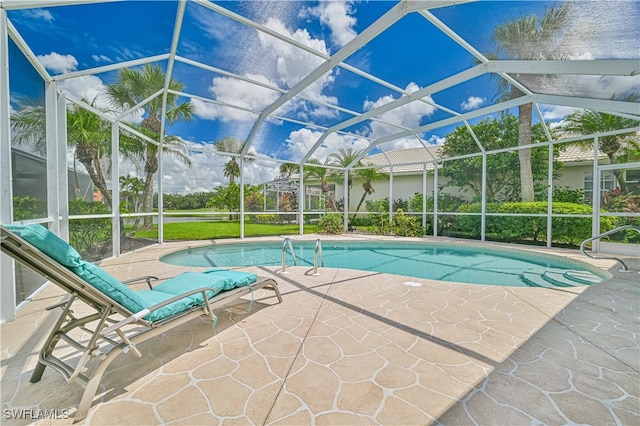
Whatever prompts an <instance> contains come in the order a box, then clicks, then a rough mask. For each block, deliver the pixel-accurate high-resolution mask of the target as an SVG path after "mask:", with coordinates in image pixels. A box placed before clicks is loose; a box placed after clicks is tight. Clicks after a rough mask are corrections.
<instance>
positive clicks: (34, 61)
mask: <svg viewBox="0 0 640 426" xmlns="http://www.w3.org/2000/svg"><path fill="white" fill-rule="evenodd" d="M7 33H8V34H9V37H11V39H12V40H13V42H14V43H15V44H16V46H18V49H20V51H21V52H22V54H23V55H24V56H25V57H26V58H27V60H28V61H29V63H31V65H32V66H33V68H35V70H36V71H37V72H38V74H39V75H40V77H41V78H42V79H43V80H44V81H51V76H50V75H49V73H48V72H47V70H46V69H45V68H44V67H43V66H42V64H41V63H40V61H38V58H37V57H36V55H35V53H33V50H31V48H30V47H29V45H28V44H27V42H26V41H25V40H24V39H23V38H22V36H21V35H20V33H19V32H18V30H17V29H16V27H14V26H13V24H12V23H11V21H10V20H9V19H7Z"/></svg>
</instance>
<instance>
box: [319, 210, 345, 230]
mask: <svg viewBox="0 0 640 426" xmlns="http://www.w3.org/2000/svg"><path fill="white" fill-rule="evenodd" d="M318 231H319V232H326V233H327V234H342V233H343V232H344V222H343V216H342V215H341V214H339V213H329V214H326V215H324V216H322V217H321V218H320V220H319V221H318Z"/></svg>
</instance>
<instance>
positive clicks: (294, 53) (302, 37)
mask: <svg viewBox="0 0 640 426" xmlns="http://www.w3.org/2000/svg"><path fill="white" fill-rule="evenodd" d="M265 26H266V27H268V28H270V29H272V30H274V31H276V32H278V33H280V34H283V35H285V36H287V37H289V38H292V39H294V40H296V41H297V42H299V43H301V44H304V45H305V46H309V47H311V48H312V49H314V50H317V51H318V52H321V53H323V54H325V55H329V50H328V49H327V46H326V44H325V42H324V40H320V39H315V38H312V37H311V35H310V34H309V32H308V31H307V30H306V29H300V28H299V29H297V30H295V31H292V30H289V29H288V28H287V27H286V25H285V24H284V23H283V22H282V21H280V20H278V19H275V18H269V19H268V20H267V22H266V23H265ZM258 38H259V41H260V45H261V47H262V50H261V51H262V52H263V53H264V52H269V54H270V55H272V59H271V60H273V61H274V63H275V71H276V74H277V80H278V82H279V83H280V84H281V85H282V86H284V87H286V88H291V87H293V86H295V85H296V84H297V83H298V82H300V80H302V79H303V78H304V77H306V76H307V75H308V74H309V73H310V72H311V71H313V70H314V69H315V68H317V67H318V66H319V65H320V64H322V63H323V61H324V60H323V59H322V58H320V57H318V56H316V55H313V54H311V53H308V52H305V51H303V50H301V49H299V48H297V47H294V46H292V45H290V44H289V43H285V42H283V41H281V40H278V39H276V38H273V37H271V36H269V35H267V34H264V33H260V34H258ZM334 80H335V74H334V72H333V71H331V72H328V73H326V74H325V75H323V76H321V77H319V78H318V79H317V80H316V81H314V82H313V83H312V84H311V85H309V86H308V87H307V88H306V89H305V90H304V91H302V95H303V96H305V97H308V98H310V99H314V100H318V101H321V102H325V103H329V104H337V103H338V99H337V98H336V97H334V96H327V95H325V94H324V93H323V92H324V90H325V89H326V88H328V87H330V86H331V85H332V84H333V82H334ZM288 109H300V110H301V115H300V118H302V119H307V118H309V117H314V116H321V117H327V116H330V117H333V116H335V115H336V113H335V112H334V111H333V110H331V109H327V108H326V107H322V106H317V105H315V104H314V105H309V104H308V103H305V102H303V101H300V100H295V101H292V102H291V103H290V107H289V108H288Z"/></svg>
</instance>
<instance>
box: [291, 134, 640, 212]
mask: <svg viewBox="0 0 640 426" xmlns="http://www.w3.org/2000/svg"><path fill="white" fill-rule="evenodd" d="M443 157H444V156H443V154H442V148H441V147H440V146H433V147H427V148H423V147H420V148H409V149H400V150H394V151H389V152H385V153H380V154H374V155H370V156H368V157H365V158H364V159H363V163H364V164H368V165H371V166H374V167H376V168H377V169H378V171H380V172H383V173H387V174H389V176H390V179H389V180H388V181H377V182H375V183H374V185H373V186H374V190H375V193H374V194H372V195H370V196H368V197H367V200H375V199H380V198H387V197H390V195H391V197H390V198H392V199H394V200H398V199H404V200H408V199H410V198H411V197H413V195H414V194H415V193H416V192H418V193H421V192H422V191H423V184H424V183H423V173H424V172H425V171H426V182H425V183H426V193H427V194H432V193H433V189H434V180H435V177H434V170H435V163H434V160H435V159H436V158H443ZM556 161H558V162H560V163H562V168H561V170H560V173H559V176H558V178H556V179H554V181H553V185H554V187H560V188H571V189H582V190H583V191H584V195H585V199H590V198H591V194H592V192H593V150H588V149H585V148H582V147H580V146H577V145H566V146H563V147H562V148H561V150H560V153H559V155H558V157H557V158H556ZM390 164H393V166H390ZM440 164H441V166H440V167H442V162H441V163H440ZM598 164H599V165H601V166H602V165H606V164H609V158H608V157H607V156H606V155H605V154H604V153H603V152H599V153H598ZM445 165H446V164H445ZM391 176H392V177H391ZM624 176H625V180H626V182H627V183H628V184H631V185H634V186H635V185H637V184H638V183H639V182H640V170H638V169H630V170H625V171H624ZM291 178H292V179H294V180H297V176H295V175H294V176H292V177H291ZM448 181H449V180H448V178H446V177H444V176H439V177H438V186H439V187H440V188H441V189H442V188H444V190H443V192H445V193H448V194H451V195H457V196H461V197H463V198H467V199H470V198H471V193H470V191H467V190H465V188H456V187H453V186H447V182H448ZM316 184H317V183H315V182H314V181H313V180H312V179H306V180H305V187H306V186H314V185H316ZM617 187H618V183H617V180H616V177H615V176H614V174H613V171H612V170H603V171H602V179H601V188H602V190H603V191H609V190H612V189H614V188H617ZM333 188H334V190H335V192H334V193H333V194H331V195H332V196H335V197H336V199H338V200H340V199H342V198H343V197H344V195H343V194H344V189H343V188H344V185H343V184H342V182H341V181H338V182H336V183H335V185H334V186H333ZM362 194H363V188H362V185H361V183H360V182H359V181H358V179H357V178H356V179H355V180H354V183H353V187H352V188H351V192H350V200H349V211H354V210H355V209H356V206H357V204H358V202H359V201H360V199H361V197H362ZM363 210H365V206H364V205H363V206H362V207H361V209H360V211H363Z"/></svg>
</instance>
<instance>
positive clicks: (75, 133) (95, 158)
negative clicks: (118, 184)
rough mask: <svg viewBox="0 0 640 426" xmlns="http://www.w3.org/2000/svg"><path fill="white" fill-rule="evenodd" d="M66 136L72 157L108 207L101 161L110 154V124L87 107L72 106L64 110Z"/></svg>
mask: <svg viewBox="0 0 640 426" xmlns="http://www.w3.org/2000/svg"><path fill="white" fill-rule="evenodd" d="M95 101H96V100H95V98H94V99H93V101H91V106H95ZM83 102H86V100H84V99H83ZM67 140H68V143H69V144H73V145H75V147H76V149H75V158H77V159H78V161H80V164H82V165H83V166H84V168H85V169H86V170H87V173H88V174H89V177H90V178H91V180H92V181H93V184H94V185H95V186H96V188H98V190H99V191H100V192H101V193H102V195H103V199H104V201H105V203H106V204H107V206H109V207H111V201H112V197H111V192H110V191H109V189H108V187H107V182H106V179H105V172H104V171H103V169H102V163H103V162H104V161H105V160H106V161H107V162H108V159H109V158H111V126H109V125H108V123H106V122H105V121H104V120H103V119H101V118H100V117H98V116H97V115H96V114H94V113H92V112H91V111H89V110H86V109H84V108H80V107H75V108H73V110H71V111H69V112H68V113H67Z"/></svg>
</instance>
